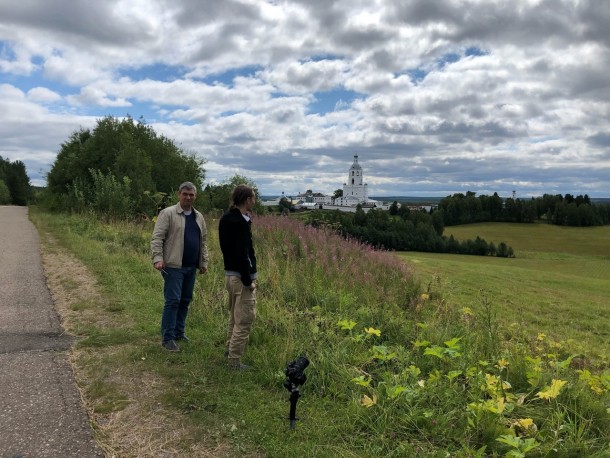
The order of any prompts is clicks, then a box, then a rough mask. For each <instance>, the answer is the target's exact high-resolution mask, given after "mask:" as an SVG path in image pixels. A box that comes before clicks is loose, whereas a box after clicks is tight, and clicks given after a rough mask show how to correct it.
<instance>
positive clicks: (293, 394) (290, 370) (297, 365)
mask: <svg viewBox="0 0 610 458" xmlns="http://www.w3.org/2000/svg"><path fill="white" fill-rule="evenodd" d="M307 366H309V360H308V359H307V358H306V357H305V356H299V357H298V358H297V359H295V360H294V361H292V362H291V363H290V364H288V366H287V367H286V370H285V371H284V373H285V374H286V380H284V387H285V388H286V389H287V390H288V391H290V417H289V420H290V429H294V427H295V423H296V421H297V417H296V412H297V401H298V400H299V396H301V394H300V393H299V386H301V385H303V384H304V383H305V382H306V381H307V376H306V375H305V372H304V371H305V368H306V367H307Z"/></svg>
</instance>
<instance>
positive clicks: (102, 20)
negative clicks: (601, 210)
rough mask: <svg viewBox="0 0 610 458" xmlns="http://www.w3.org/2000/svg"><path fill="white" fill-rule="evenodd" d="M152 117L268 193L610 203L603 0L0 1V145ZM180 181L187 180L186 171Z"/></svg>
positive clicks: (30, 144) (608, 27)
mask: <svg viewBox="0 0 610 458" xmlns="http://www.w3.org/2000/svg"><path fill="white" fill-rule="evenodd" d="M127 114H129V115H130V116H132V117H133V118H134V119H138V118H140V117H143V118H144V120H145V121H146V122H147V123H148V124H150V125H151V126H152V127H153V128H154V129H155V131H156V132H157V133H159V134H163V135H165V136H167V137H169V138H171V139H172V140H174V141H175V143H176V144H178V145H179V146H180V147H182V148H183V149H184V150H185V151H186V152H189V153H195V154H197V155H199V156H201V157H203V158H205V160H206V161H207V163H206V165H205V168H206V181H209V182H219V181H222V180H225V179H227V178H229V177H231V176H233V175H234V174H235V173H239V174H241V175H245V176H247V177H248V178H251V179H252V180H254V181H255V182H256V183H257V185H258V187H259V190H260V192H261V194H263V195H271V194H279V193H281V192H282V191H285V192H287V193H295V192H299V191H305V190H307V189H312V190H314V191H316V192H323V193H328V194H330V193H332V192H333V191H334V190H335V189H338V188H341V187H342V186H343V183H344V182H345V181H346V180H347V171H348V169H349V167H350V165H351V163H352V160H353V156H354V155H355V154H357V155H358V156H359V162H360V165H361V166H362V167H363V171H364V176H365V182H367V183H368V187H369V195H371V196H384V195H387V196H390V195H403V196H446V195H450V194H453V193H455V192H466V191H469V190H470V191H474V192H476V193H477V194H478V195H480V194H492V193H493V192H498V193H499V194H500V195H501V196H508V195H510V194H511V193H512V191H513V190H515V191H516V193H517V196H518V197H526V196H537V195H542V194H544V193H551V194H557V193H561V194H565V193H571V194H576V195H578V194H588V195H589V196H590V197H610V181H609V178H610V124H609V120H610V1H608V0H589V1H587V0H546V1H545V0H543V1H536V0H512V1H502V0H495V1H491V0H490V1H477V0H419V1H417V0H345V1H332V0H294V1H281V0H268V1H262V0H260V1H259V0H239V1H238V0H222V1H219V0H123V1H121V0H103V1H93V0H18V1H16V0H0V155H1V156H2V157H4V158H5V159H9V160H11V161H14V160H21V161H23V162H24V163H25V164H26V166H27V170H28V175H29V176H30V178H31V181H32V184H36V185H43V184H44V183H45V178H44V177H45V174H46V173H47V172H48V170H49V168H50V166H51V164H52V163H53V161H54V160H55V157H56V155H57V152H58V151H59V149H60V146H61V143H62V142H64V141H65V140H67V139H68V137H69V135H70V134H71V133H72V132H74V131H76V130H78V129H80V128H92V127H94V126H95V123H96V120H98V119H100V118H102V117H104V116H106V115H112V116H116V117H123V116H126V115H127ZM186 178H188V177H185V179H186Z"/></svg>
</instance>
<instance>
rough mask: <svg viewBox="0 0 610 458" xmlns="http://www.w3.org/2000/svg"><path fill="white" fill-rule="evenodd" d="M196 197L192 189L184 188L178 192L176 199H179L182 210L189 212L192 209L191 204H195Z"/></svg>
mask: <svg viewBox="0 0 610 458" xmlns="http://www.w3.org/2000/svg"><path fill="white" fill-rule="evenodd" d="M196 197H197V193H196V192H195V191H194V190H193V189H186V188H184V189H183V190H182V191H180V192H179V193H178V198H179V199H180V206H181V207H182V210H190V209H191V208H192V207H193V202H195V198H196Z"/></svg>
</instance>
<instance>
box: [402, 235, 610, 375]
mask: <svg viewBox="0 0 610 458" xmlns="http://www.w3.org/2000/svg"><path fill="white" fill-rule="evenodd" d="M445 234H446V235H453V236H454V237H455V238H456V239H458V240H464V239H473V238H475V237H476V236H480V237H481V238H484V239H485V240H487V241H488V242H491V241H493V242H494V243H496V244H497V243H498V242H501V241H504V242H506V243H507V244H508V245H510V246H512V247H513V249H514V250H515V254H516V258H514V259H504V258H495V257H480V256H460V255H448V254H432V253H415V252H407V253H401V254H400V255H401V257H403V258H404V259H406V260H408V261H409V262H412V263H413V264H415V265H416V266H417V272H418V276H419V278H420V279H422V281H424V282H430V281H433V279H434V278H438V279H440V283H441V285H442V290H443V294H444V297H445V298H446V299H447V300H449V301H452V302H454V303H455V304H457V305H458V306H467V307H472V306H473V305H476V304H478V303H479V302H480V301H481V299H482V296H483V295H485V296H486V298H487V299H488V300H490V301H491V302H492V304H494V305H495V306H496V307H497V311H498V314H499V317H500V319H501V320H502V322H503V323H504V324H505V325H511V324H514V325H516V326H519V327H521V328H523V329H526V330H527V331H529V332H530V333H531V334H536V333H537V332H544V333H546V334H547V335H548V336H550V337H552V338H553V339H556V340H558V341H570V342H571V343H572V347H573V349H574V350H575V351H578V352H582V353H584V354H586V355H589V356H591V357H594V358H597V359H601V360H602V361H604V362H605V363H606V364H607V363H608V355H610V318H609V315H608V312H609V311H610V309H609V307H610V268H609V260H610V226H604V227H594V228H571V227H560V226H552V225H546V224H534V225H531V224H530V225H525V224H503V223H491V224H472V225H464V226H452V227H448V228H446V229H445Z"/></svg>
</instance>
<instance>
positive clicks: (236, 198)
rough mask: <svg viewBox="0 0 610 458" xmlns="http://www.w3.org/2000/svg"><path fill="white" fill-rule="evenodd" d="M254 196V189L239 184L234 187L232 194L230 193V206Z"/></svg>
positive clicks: (238, 204) (237, 204) (239, 203)
mask: <svg viewBox="0 0 610 458" xmlns="http://www.w3.org/2000/svg"><path fill="white" fill-rule="evenodd" d="M253 196H254V190H253V189H252V188H251V187H250V186H247V185H245V184H240V185H238V186H236V187H235V189H234V190H233V194H231V207H239V206H240V205H241V204H243V203H244V202H245V201H246V200H248V198H249V197H253Z"/></svg>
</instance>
